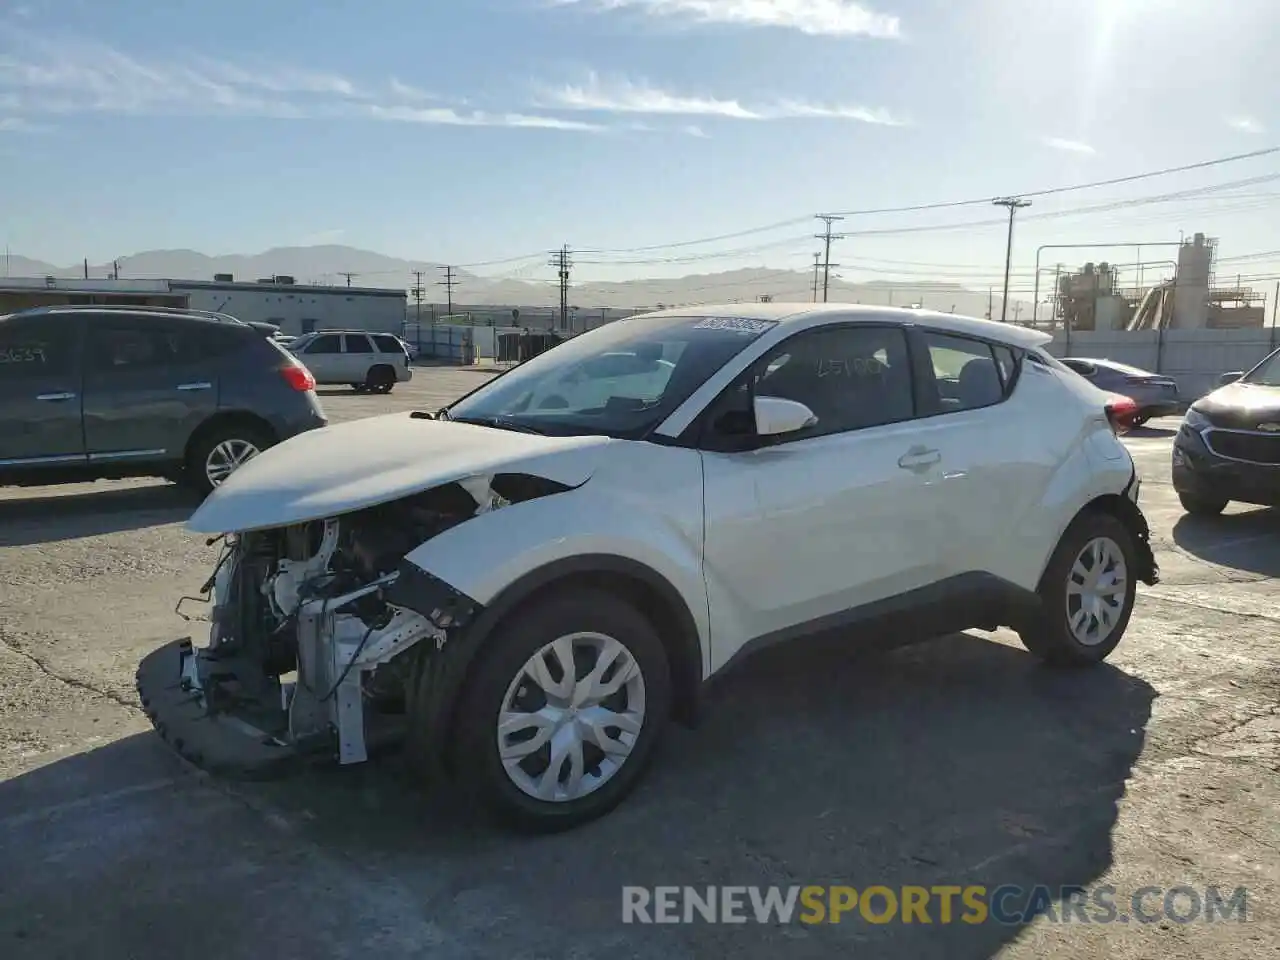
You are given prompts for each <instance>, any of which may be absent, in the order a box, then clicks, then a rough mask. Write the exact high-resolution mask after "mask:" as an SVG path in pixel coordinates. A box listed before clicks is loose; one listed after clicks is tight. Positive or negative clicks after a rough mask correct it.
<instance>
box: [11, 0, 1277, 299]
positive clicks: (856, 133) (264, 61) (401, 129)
mask: <svg viewBox="0 0 1280 960" xmlns="http://www.w3.org/2000/svg"><path fill="white" fill-rule="evenodd" d="M1276 36H1280V4H1276V3H1274V2H1270V0H1215V2H1213V3H1209V2H1207V0H1203V2H1195V0H950V2H944V0H866V2H865V3H864V2H858V3H855V2H852V0H455V2H445V0H415V2H409V0H366V2H364V3H362V4H350V3H338V2H336V0H327V2H326V0H308V2H301V0H255V2H249V0H218V2H212V0H188V2H181V3H179V2H174V3H168V4H165V3H155V2H154V0H150V2H143V0H16V2H11V0H5V2H4V3H3V5H0V243H4V244H7V245H8V246H9V247H10V248H11V249H12V250H13V251H14V252H18V253H22V254H24V255H27V256H32V257H37V258H40V259H45V260H50V261H54V262H58V263H74V262H77V261H79V260H80V259H81V258H82V257H88V258H89V259H90V260H91V261H103V260H107V259H109V258H111V257H113V256H122V255H128V254H130V253H134V252H137V251H140V250H146V249H155V248H168V247H182V248H192V249H197V250H200V251H202V252H205V253H211V254H217V253H231V252H237V253H255V252H258V251H261V250H264V249H267V248H269V247H272V246H282V245H294V244H308V243H320V242H334V243H343V244H349V245H352V246H358V247H363V248H367V249H372V250H377V251H379V252H381V253H386V254H390V255H394V256H402V257H406V258H413V259H423V260H432V261H438V262H451V263H455V264H472V263H476V262H481V261H492V260H501V259H505V258H518V257H522V256H525V255H527V254H531V253H537V252H538V251H545V250H547V249H549V248H552V247H555V246H558V245H559V244H561V243H567V244H570V245H571V246H572V247H574V248H577V249H584V250H589V249H599V250H604V251H620V250H626V249H630V248H635V247H647V246H654V245H659V244H666V243H670V242H675V241H684V240H689V239H696V238H702V237H708V236H716V235H722V234H730V233H735V232H737V231H742V230H746V229H748V228H751V227H755V226H757V225H764V224H771V223H780V222H782V221H792V220H795V221H798V220H800V219H801V218H804V217H806V216H808V215H810V214H813V213H816V212H819V211H829V210H837V211H838V210H850V211H852V210H862V209H867V208H880V207H886V206H902V205H911V204H917V203H928V202H931V201H939V200H950V199H960V198H970V197H989V196H993V195H999V194H1005V193H1015V192H1020V191H1024V190H1035V189H1039V188H1044V187H1053V186H1058V185H1063V184H1071V183H1077V182H1084V181H1092V180H1097V179H1105V178H1109V177H1117V176H1124V175H1127V174H1132V173H1138V172H1142V171H1145V170H1154V169H1159V168H1164V167H1169V166H1176V165H1179V164H1183V163H1191V162H1195V161H1199V160H1205V159H1211V158H1214V157H1220V156H1226V155H1229V154H1236V153H1243V152H1246V151H1251V150H1257V149H1261V148H1265V147H1269V146H1271V145H1273V143H1275V142H1280V139H1277V136H1276V135H1277V132H1278V131H1280V97H1277V96H1276V95H1275V90H1276V89H1277V80H1278V78H1277V68H1276V66H1275V49H1274V37H1276ZM1273 173H1274V174H1278V175H1280V156H1278V155H1272V156H1269V157H1266V158H1262V159H1257V160H1250V161H1244V162H1239V163H1232V164H1227V165H1223V166H1220V167H1216V168H1213V169H1209V170H1204V171H1199V172H1196V173H1193V174H1183V175H1178V176H1174V177H1161V178H1156V179H1152V180H1148V181H1144V182H1141V183H1135V184H1128V185H1125V186H1123V187H1116V188H1109V189H1103V190H1093V191H1086V192H1081V193H1072V194H1065V195H1060V196H1056V197H1050V198H1044V199H1043V200H1037V201H1036V204H1035V205H1034V206H1033V208H1032V209H1031V210H1028V211H1025V213H1024V214H1022V215H1021V216H1023V217H1024V219H1023V220H1021V221H1020V227H1019V230H1018V234H1017V254H1016V257H1017V261H1018V263H1019V265H1020V267H1028V266H1030V261H1031V259H1032V258H1033V257H1034V250H1035V247H1036V246H1037V245H1039V244H1042V243H1074V242H1088V241H1101V240H1112V239H1116V240H1147V239H1150V240H1167V239H1175V240H1176V239H1177V238H1178V235H1179V231H1186V232H1187V233H1190V232H1193V231H1196V230H1203V231H1205V232H1207V233H1209V234H1211V235H1214V236H1218V237H1220V238H1221V247H1220V252H1221V253H1222V254H1223V255H1224V256H1226V255H1232V254H1234V255H1245V254H1253V253H1255V252H1259V251H1267V250H1272V249H1276V248H1280V230H1277V228H1276V227H1275V223H1276V222H1277V220H1276V213H1277V211H1280V203H1278V202H1277V201H1280V185H1277V183H1275V182H1269V181H1267V180H1266V179H1264V178H1266V177H1267V176H1268V175H1270V174H1273ZM1278 179H1280V176H1278ZM1240 181H1247V182H1243V183H1241V184H1240V186H1238V187H1235V188H1232V189H1230V190H1225V191H1221V192H1211V193H1207V194H1204V195H1202V196H1199V197H1196V196H1180V197H1176V198H1174V199H1173V200H1171V201H1168V202H1163V203H1152V204H1144V205H1142V206H1137V207H1133V208H1128V209H1123V208H1122V209H1112V210H1103V211H1095V212H1093V213H1091V214H1089V215H1072V216H1066V215H1063V211H1067V210H1070V209H1073V208H1079V207H1082V206H1097V205H1103V204H1106V203H1107V202H1109V201H1114V200H1117V199H1122V198H1132V197H1152V196H1155V195H1161V194H1166V193H1181V192H1182V191H1186V190H1189V189H1195V188H1199V187H1203V186H1216V185H1221V184H1226V183H1237V182H1240ZM1048 214H1053V216H1046V215H1048ZM999 217H1000V211H998V210H994V209H989V208H985V207H973V208H959V209H958V210H956V211H941V212H929V213H921V214H885V215H878V216H858V217H850V218H849V219H847V220H846V221H845V222H844V223H843V224H842V225H841V226H842V228H843V229H845V230H847V231H849V232H851V233H855V234H858V235H855V236H852V237H850V238H849V239H847V240H845V241H843V242H842V243H841V244H839V245H838V250H837V257H838V258H840V260H841V262H843V263H846V264H849V267H848V268H847V269H846V270H845V273H846V275H848V276H850V277H851V278H856V279H869V278H873V277H876V276H880V275H889V274H893V273H898V274H905V275H908V276H910V275H912V274H913V272H914V271H917V270H921V271H924V272H925V273H928V274H930V275H931V276H936V275H938V274H939V273H948V272H950V274H953V275H954V276H956V277H960V278H968V279H970V280H971V281H973V283H974V285H975V286H978V285H981V286H985V285H986V283H987V282H988V279H989V278H990V275H991V272H992V270H993V269H997V268H998V267H999V266H1000V265H1002V262H1003V255H1004V231H1003V229H1002V228H1001V227H1000V226H998V225H996V224H992V223H987V221H990V220H992V219H993V218H994V219H998V218H999ZM970 222H976V223H977V225H975V226H972V227H967V228H958V229H950V230H934V229H916V228H933V227H936V226H943V225H947V224H954V223H970ZM908 228H910V229H911V230H912V231H913V232H909V233H884V232H879V233H877V232H875V231H893V230H903V229H908ZM813 229H814V227H813V225H811V224H808V223H800V222H797V223H791V224H788V225H786V226H779V227H778V228H777V229H775V230H772V231H762V232H760V233H755V234H750V235H747V236H744V237H740V238H737V239H731V240H725V241H720V242H717V243H710V244H702V245H694V246H691V247H681V248H676V249H672V250H665V251H664V250H657V251H646V252H643V253H636V254H628V253H620V252H605V253H599V254H590V253H583V254H581V255H580V258H581V259H583V260H584V261H588V260H592V259H594V260H604V261H623V262H622V263H618V264H616V265H612V266H606V265H604V264H600V263H595V264H590V265H588V264H586V263H584V265H583V266H582V267H581V268H580V270H579V273H578V277H579V278H591V277H599V278H602V279H610V278H620V277H624V276H628V275H656V274H666V275H678V274H687V273H703V272H711V271H714V270H719V269H728V268H733V267H738V266H755V265H768V266H796V267H798V268H803V267H804V266H805V265H806V264H812V253H813V251H814V250H816V249H817V245H816V241H814V240H813V239H812V238H811V237H810V236H809V235H810V234H811V233H812V232H813ZM735 251H737V252H735ZM711 254H724V255H723V256H718V257H715V258H712V257H711V256H710V255H711ZM690 255H695V256H698V257H704V256H705V257H706V259H699V260H690V259H688V258H689V256H690ZM1124 255H1125V254H1123V253H1121V252H1118V253H1117V254H1116V256H1115V257H1114V258H1113V259H1116V260H1121V259H1122V258H1123V256H1124ZM1105 256H1106V254H1105V252H1103V253H1101V254H1100V255H1099V257H1098V258H1099V259H1102V258H1105ZM673 258H674V259H676V260H677V261H679V262H675V263H671V262H658V263H651V262H645V263H634V262H632V261H636V260H642V261H661V260H670V259H673ZM1082 258H1083V254H1082V255H1076V254H1069V255H1068V257H1067V259H1069V260H1075V259H1082ZM935 264H936V265H942V266H938V267H935V266H932V265H935ZM913 265H914V266H913ZM944 267H945V269H944ZM491 269H492V270H497V271H502V270H504V269H512V271H513V272H514V273H515V274H516V275H519V276H523V275H529V276H533V275H540V274H538V273H537V272H538V271H539V270H542V271H543V272H545V269H546V268H545V267H542V266H539V265H538V264H537V263H536V262H535V261H534V260H533V259H530V261H529V262H528V263H527V264H525V263H523V262H521V261H516V262H515V264H514V267H511V266H510V265H501V264H499V265H495V266H494V267H493V268H491ZM1276 270H1280V260H1273V259H1267V258H1259V259H1255V260H1251V261H1247V264H1246V268H1245V272H1246V273H1252V274H1256V275H1258V276H1260V277H1261V276H1263V275H1264V274H1267V273H1268V271H1272V272H1274V271H1276ZM530 271H532V273H530ZM1267 286H1268V287H1269V284H1267Z"/></svg>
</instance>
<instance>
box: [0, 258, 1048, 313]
mask: <svg viewBox="0 0 1280 960" xmlns="http://www.w3.org/2000/svg"><path fill="white" fill-rule="evenodd" d="M117 265H118V267H119V275H120V278H121V279H133V280H166V279H175V280H176V279H181V280H212V279H213V276H214V274H217V273H229V274H231V275H232V276H234V277H235V278H236V280H248V281H253V280H257V279H260V278H266V277H272V276H279V275H286V276H291V277H294V278H295V279H296V281H297V282H298V283H315V284H332V285H335V286H342V285H346V284H347V282H348V278H347V276H346V275H347V274H351V277H350V282H351V284H352V285H353V286H367V287H389V288H393V289H400V288H404V289H408V288H410V287H412V286H413V284H414V282H415V280H414V272H415V271H421V272H422V283H423V286H424V287H425V288H426V289H425V300H424V302H435V303H442V302H443V301H444V299H445V298H444V296H443V294H444V289H443V287H441V286H438V285H437V284H438V283H439V281H440V280H441V279H442V278H443V273H442V271H443V266H442V265H441V264H438V263H428V262H425V261H411V260H401V259H398V258H396V257H387V256H383V255H382V254H380V253H374V252H372V251H369V250H360V249H357V248H355V247H346V246H338V245H325V246H310V247H277V248H275V249H272V250H267V251H266V252H264V253H259V254H255V255H252V256H249V255H243V254H228V255H225V256H217V257H211V256H208V255H206V254H203V253H200V252H198V251H195V250H148V251H145V252H143V253H135V254H132V255H130V256H127V257H120V258H119V259H118V260H117V261H115V263H114V264H113V263H106V264H102V263H97V264H94V263H91V264H89V265H88V275H89V277H90V278H105V277H110V276H112V274H113V271H114V270H115V269H116V266H117ZM4 266H5V275H6V276H11V277H46V276H51V277H59V278H67V279H73V278H82V277H84V275H85V265H84V264H78V265H75V266H70V267H59V266H55V265H54V264H50V263H44V262H42V261H39V260H31V259H29V258H27V257H22V256H18V255H16V254H12V255H9V256H8V257H7V258H6V259H5V261H4ZM546 273H547V277H546V278H545V279H535V280H517V279H496V278H489V277H483V276H478V275H476V274H474V273H468V272H467V271H465V270H456V271H455V277H456V279H457V285H456V287H455V289H454V304H455V309H465V307H466V306H467V305H474V306H491V305H511V306H522V307H552V306H555V305H557V304H558V303H559V291H558V289H557V287H556V284H555V282H554V280H553V278H552V276H551V271H550V269H549V268H548V270H547V271H546ZM998 293H999V291H997V296H996V298H995V304H994V308H995V311H996V313H997V314H998V313H999V309H1000V303H999V296H998ZM812 296H813V274H812V273H810V272H809V271H795V270H771V269H768V268H764V267H755V268H750V269H743V270H732V271H726V272H721V273H712V274H698V275H693V276H686V277H680V278H648V279H638V280H628V281H622V282H617V283H596V282H587V283H580V284H574V285H573V286H572V290H571V292H570V302H571V304H572V305H573V306H575V307H578V308H580V309H581V310H590V309H591V308H593V307H595V308H599V307H610V308H633V307H657V306H678V305H684V304H691V303H713V302H721V303H723V302H729V301H735V300H745V301H750V300H758V299H760V298H762V297H768V298H770V299H773V300H776V301H785V300H790V301H808V300H810V299H811V298H812ZM828 297H829V299H830V300H832V301H839V302H844V303H866V304H876V305H894V306H906V305H910V304H913V303H919V304H922V305H923V306H925V307H929V308H932V309H936V310H943V311H952V310H954V312H956V313H961V314H968V315H970V316H978V317H981V316H985V315H986V312H987V307H988V294H987V291H985V290H970V289H968V288H966V287H962V286H958V285H956V284H951V283H928V282H924V283H921V282H918V281H902V282H897V281H892V280H888V281H875V282H872V283H846V282H844V281H841V280H835V279H833V280H832V282H831V284H830V287H829V291H828ZM1019 309H1020V310H1021V311H1027V310H1029V309H1030V304H1029V303H1026V302H1023V303H1022V304H1021V306H1020V307H1019V304H1018V301H1016V300H1012V299H1011V300H1010V301H1009V313H1010V317H1011V318H1012V316H1013V314H1014V313H1015V312H1016V311H1018V310H1019Z"/></svg>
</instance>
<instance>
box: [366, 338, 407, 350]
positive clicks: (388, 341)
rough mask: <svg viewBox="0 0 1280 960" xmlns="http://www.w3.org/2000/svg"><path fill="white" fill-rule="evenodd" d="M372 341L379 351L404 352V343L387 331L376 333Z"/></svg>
mask: <svg viewBox="0 0 1280 960" xmlns="http://www.w3.org/2000/svg"><path fill="white" fill-rule="evenodd" d="M373 342H374V343H376V344H377V345H378V350H379V352H381V353H404V344H403V343H401V342H400V341H399V340H397V339H396V338H395V337H393V336H391V334H389V333H376V334H374V336H373Z"/></svg>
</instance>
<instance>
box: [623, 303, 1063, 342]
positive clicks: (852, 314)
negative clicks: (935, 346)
mask: <svg viewBox="0 0 1280 960" xmlns="http://www.w3.org/2000/svg"><path fill="white" fill-rule="evenodd" d="M644 316H646V317H689V316H697V317H738V318H741V319H744V320H774V321H777V322H778V323H780V324H783V325H784V326H789V325H799V324H800V323H801V322H804V321H807V320H809V319H810V318H813V317H815V316H820V317H822V319H824V320H827V321H829V322H831V323H836V322H841V323H858V322H862V323H872V322H875V321H877V320H878V321H881V322H884V321H886V320H887V321H892V322H896V323H916V324H919V325H920V326H925V327H931V328H933V329H935V330H943V331H946V332H948V333H958V334H966V333H967V334H969V335H971V336H975V337H983V338H985V339H988V340H999V341H1002V342H1004V343H1009V344H1013V345H1014V346H1019V347H1041V346H1044V345H1045V344H1046V343H1049V342H1050V341H1051V340H1052V339H1053V337H1052V336H1050V335H1049V334H1047V333H1045V332H1044V331H1043V330H1036V329H1034V328H1032V327H1020V326H1015V325H1014V324H1011V323H999V322H998V321H995V320H980V319H978V318H977V317H962V316H957V315H956V314H953V313H939V312H938V311H936V310H920V309H914V308H910V307H875V306H867V305H865V304H852V303H816V304H815V303H725V304H705V305H699V306H692V307H677V308H673V309H670V310H661V311H657V312H655V313H647V314H644Z"/></svg>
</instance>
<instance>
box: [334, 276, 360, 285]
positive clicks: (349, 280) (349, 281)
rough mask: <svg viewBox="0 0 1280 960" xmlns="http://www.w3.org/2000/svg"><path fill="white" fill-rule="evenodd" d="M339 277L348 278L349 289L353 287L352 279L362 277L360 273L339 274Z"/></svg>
mask: <svg viewBox="0 0 1280 960" xmlns="http://www.w3.org/2000/svg"><path fill="white" fill-rule="evenodd" d="M338 276H340V277H346V278H347V286H348V287H349V286H351V278H352V277H358V276H360V274H358V273H339V274H338Z"/></svg>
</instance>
